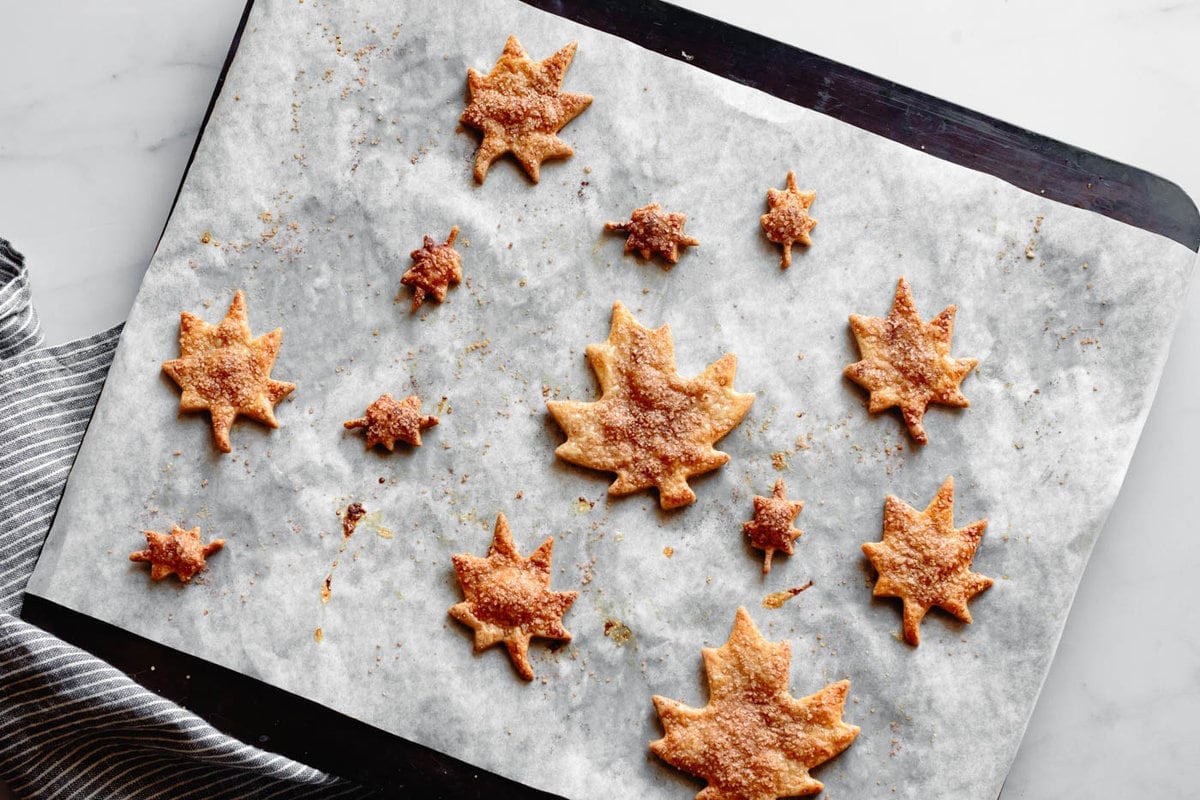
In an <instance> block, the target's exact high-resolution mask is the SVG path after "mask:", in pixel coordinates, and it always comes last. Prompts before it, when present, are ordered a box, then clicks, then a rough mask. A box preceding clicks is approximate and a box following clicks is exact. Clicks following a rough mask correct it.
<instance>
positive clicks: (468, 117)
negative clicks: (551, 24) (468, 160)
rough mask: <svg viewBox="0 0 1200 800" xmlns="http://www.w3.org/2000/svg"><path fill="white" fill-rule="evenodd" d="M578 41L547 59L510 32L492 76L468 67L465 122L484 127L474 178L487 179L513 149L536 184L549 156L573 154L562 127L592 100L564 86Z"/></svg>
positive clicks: (463, 117) (479, 128)
mask: <svg viewBox="0 0 1200 800" xmlns="http://www.w3.org/2000/svg"><path fill="white" fill-rule="evenodd" d="M574 57H575V42H571V43H570V44H568V45H567V46H566V47H564V48H563V49H561V50H559V51H558V52H557V53H555V54H554V55H552V56H550V57H549V58H547V59H545V60H543V61H534V60H533V59H531V58H530V57H529V54H528V53H526V52H525V48H523V47H521V43H520V42H518V41H517V37H515V36H509V37H508V41H507V42H505V43H504V52H503V53H501V54H500V59H499V60H498V61H497V62H496V66H494V67H492V71H491V72H489V73H488V74H487V75H484V74H482V73H480V72H476V71H475V70H473V69H468V70H467V86H468V87H469V88H470V90H471V102H470V104H469V105H468V106H467V108H466V110H464V111H463V113H462V118H461V122H462V123H463V124H464V125H470V126H471V127H472V128H475V129H477V130H480V131H483V142H482V143H481V144H480V145H479V152H478V153H476V155H475V180H476V181H478V182H479V183H483V179H484V177H485V176H486V175H487V171H488V167H490V166H491V165H492V162H493V161H495V160H496V159H497V158H499V157H500V156H502V155H504V154H505V153H509V152H511V153H512V154H513V155H514V156H516V159H517V161H518V162H520V164H521V166H522V167H524V169H525V172H527V173H529V177H530V178H532V179H533V182H534V183H537V181H538V170H539V169H540V168H541V164H542V162H543V161H545V160H546V159H547V158H566V157H567V156H570V155H573V154H574V152H575V151H574V150H572V149H571V146H570V145H569V144H567V143H566V142H564V141H563V140H562V139H560V138H558V135H557V134H558V132H559V131H560V130H561V129H562V127H563V126H564V125H566V124H567V123H568V122H570V121H571V120H573V119H575V117H577V116H579V114H580V113H581V112H582V111H583V110H584V109H585V108H587V107H588V106H589V105H591V103H592V98H591V95H586V94H568V93H566V92H564V91H562V83H563V78H564V77H565V76H566V74H567V68H568V67H569V66H571V59H573V58H574Z"/></svg>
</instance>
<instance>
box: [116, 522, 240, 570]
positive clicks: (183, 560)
mask: <svg viewBox="0 0 1200 800" xmlns="http://www.w3.org/2000/svg"><path fill="white" fill-rule="evenodd" d="M142 533H144V534H145V535H146V549H145V550H138V551H136V552H133V553H130V554H129V560H130V561H143V562H148V563H149V564H150V577H151V578H152V579H153V580H156V581H160V580H162V579H163V578H165V577H167V576H168V575H172V574H174V575H178V576H179V581H180V582H181V583H188V582H190V581H191V580H192V578H193V577H195V575H196V573H197V572H199V571H200V570H202V569H204V566H205V559H206V558H208V556H211V555H212V554H213V553H215V552H217V551H218V550H220V549H221V548H222V547H224V546H225V540H224V539H213V540H212V541H211V542H209V543H208V544H201V542H200V528H199V527H195V528H192V529H191V530H186V531H185V530H184V529H183V528H181V527H179V526H178V525H172V526H171V532H170V533H169V534H166V533H158V532H157V531H142Z"/></svg>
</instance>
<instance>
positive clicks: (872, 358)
mask: <svg viewBox="0 0 1200 800" xmlns="http://www.w3.org/2000/svg"><path fill="white" fill-rule="evenodd" d="M956 311H957V307H956V306H947V307H946V308H944V309H943V310H942V313H940V314H938V315H937V316H936V317H934V318H933V319H931V320H930V321H929V322H922V321H921V315H920V314H918V313H917V306H916V303H915V302H913V296H912V290H911V289H910V288H909V287H908V281H906V280H904V278H901V279H900V280H899V282H898V283H897V284H896V297H895V299H894V300H893V301H892V310H891V311H890V312H889V313H888V315H887V316H886V317H864V316H861V315H859V314H851V315H850V329H851V330H853V331H854V338H855V339H856V340H857V341H858V349H859V351H860V352H861V353H862V360H861V361H857V362H855V363H853V364H851V365H850V366H848V367H846V369H845V375H846V377H847V378H849V379H850V380H852V381H854V382H855V383H857V384H858V385H859V386H862V387H863V388H864V389H866V390H867V391H869V392H870V393H871V399H870V402H869V405H868V409H869V410H870V412H871V413H872V414H874V413H876V412H878V411H883V410H884V409H887V408H892V407H893V406H899V407H900V413H901V414H902V415H903V416H904V424H905V425H907V426H908V431H909V433H910V434H912V438H913V440H914V441H915V442H917V443H918V444H925V443H926V442H927V441H928V440H929V438H928V437H927V436H926V434H925V426H924V424H923V422H922V420H923V418H924V416H925V409H926V408H928V407H929V406H930V405H931V404H933V403H938V404H940V405H944V406H957V407H959V408H965V407H967V406H969V405H971V404H970V403H969V402H968V401H967V398H966V397H964V396H963V393H962V392H961V391H960V390H959V388H958V386H959V384H960V383H962V380H963V378H965V377H966V376H967V373H968V372H970V371H971V370H972V369H974V368H975V365H976V364H978V363H979V362H978V360H976V359H974V358H951V357H950V339H951V337H952V336H953V335H954V314H955V312H956Z"/></svg>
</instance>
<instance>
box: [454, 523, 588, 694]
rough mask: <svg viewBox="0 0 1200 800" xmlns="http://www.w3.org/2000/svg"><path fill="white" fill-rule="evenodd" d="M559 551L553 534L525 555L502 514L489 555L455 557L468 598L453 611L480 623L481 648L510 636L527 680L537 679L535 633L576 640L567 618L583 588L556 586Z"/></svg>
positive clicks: (459, 617)
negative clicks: (554, 560)
mask: <svg viewBox="0 0 1200 800" xmlns="http://www.w3.org/2000/svg"><path fill="white" fill-rule="evenodd" d="M553 553H554V537H553V536H551V537H549V538H548V539H546V541H544V542H542V543H541V545H540V546H539V547H538V549H537V550H534V551H533V553H532V554H530V556H529V557H528V558H525V557H524V556H522V555H521V554H520V553H519V552H517V547H516V545H515V544H513V539H512V533H511V532H510V531H509V529H508V520H507V519H505V517H504V515H503V514H497V515H496V529H495V531H494V533H493V534H492V546H491V547H490V548H489V549H488V554H487V558H479V557H478V556H473V555H471V554H470V553H459V554H458V555H455V556H454V557H453V561H454V572H455V574H456V575H458V582H459V583H460V584H461V585H462V590H463V595H464V596H465V599H464V600H463V602H461V603H458V604H457V605H455V606H452V607H451V608H450V616H452V617H454V618H455V619H456V620H458V621H459V622H462V623H464V624H466V625H469V626H470V627H471V628H472V629H474V631H475V652H479V651H480V650H484V649H486V648H488V647H491V646H492V645H494V644H496V643H498V642H504V645H505V647H507V648H508V655H509V657H510V658H511V659H512V662H513V666H514V667H516V669H517V673H518V674H519V675H520V676H521V677H522V678H524V679H525V680H527V681H531V680H533V667H532V666H530V664H529V640H530V639H531V638H532V637H534V636H537V637H540V638H543V639H558V640H560V641H564V642H569V641H571V634H570V633H568V632H567V629H566V628H564V627H563V624H562V618H563V615H564V614H566V613H567V609H569V608H570V607H571V604H572V603H574V602H575V598H576V597H578V596H579V592H554V591H551V590H550V559H551V556H552V555H553Z"/></svg>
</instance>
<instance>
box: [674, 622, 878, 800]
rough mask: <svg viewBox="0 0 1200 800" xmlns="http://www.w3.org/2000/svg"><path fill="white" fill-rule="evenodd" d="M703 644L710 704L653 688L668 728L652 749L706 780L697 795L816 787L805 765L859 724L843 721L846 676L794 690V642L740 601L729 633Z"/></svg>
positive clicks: (791, 793) (754, 795) (712, 798)
mask: <svg viewBox="0 0 1200 800" xmlns="http://www.w3.org/2000/svg"><path fill="white" fill-rule="evenodd" d="M700 652H701V654H702V655H703V656H704V669H705V671H706V672H707V673H708V686H709V692H708V705H707V706H705V707H704V708H690V707H688V706H686V705H684V704H683V703H681V702H679V701H677V700H671V699H670V698H666V697H661V696H658V695H655V697H654V708H655V710H657V711H658V716H659V719H661V720H662V726H663V730H664V732H665V733H666V735H665V736H663V738H661V739H658V740H657V741H653V742H651V743H650V750H651V751H652V752H653V753H654V754H655V755H657V756H658V757H659V758H661V759H662V760H663V761H666V762H667V763H668V764H670V765H671V766H673V767H676V768H678V769H681V770H683V771H684V772H690V773H691V774H693V775H696V776H698V777H700V778H703V779H704V780H705V781H707V782H708V786H707V787H706V788H705V789H704V790H703V791H701V792H700V793H699V794H698V795H696V797H697V800H775V798H779V797H796V796H798V795H806V794H815V793H816V792H819V791H821V789H822V788H824V787H823V784H822V783H821V782H820V781H819V780H817V779H816V778H814V777H812V776H811V775H810V774H809V770H810V769H812V768H813V767H816V766H817V765H819V764H823V763H825V762H826V761H828V760H829V759H831V758H833V757H834V756H836V755H838V754H839V753H841V752H842V751H843V750H845V749H846V748H847V747H849V746H850V744H851V743H852V742H853V741H854V739H855V737H857V736H858V730H859V729H858V726H856V725H850V724H848V723H846V722H843V721H842V714H843V712H844V711H845V706H846V695H847V693H848V692H849V691H850V682H849V681H845V680H843V681H838V682H837V683H833V684H830V685H829V686H826V687H825V688H824V689H822V690H821V691H819V692H817V693H816V694H813V695H809V696H808V697H801V698H797V697H793V696H792V695H791V694H790V693H789V692H788V673H789V671H790V667H791V661H792V652H791V647H790V646H789V645H788V643H787V642H786V641H784V642H768V641H767V640H766V639H765V638H763V635H762V634H761V633H759V631H758V628H756V627H755V625H754V621H753V620H752V619H751V618H750V615H749V614H748V613H747V612H746V609H744V608H739V609H738V610H737V618H736V619H735V620H734V623H733V631H732V632H731V633H730V634H729V641H727V642H726V643H725V644H724V645H722V646H721V647H718V648H711V647H705V648H703V649H702V650H701V651H700Z"/></svg>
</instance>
